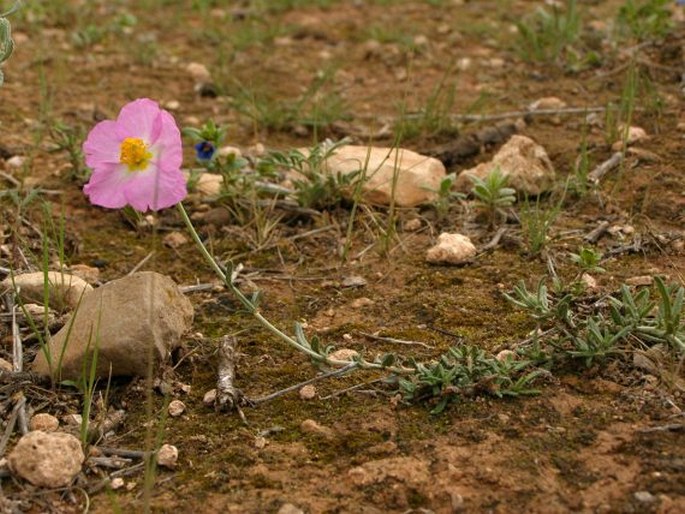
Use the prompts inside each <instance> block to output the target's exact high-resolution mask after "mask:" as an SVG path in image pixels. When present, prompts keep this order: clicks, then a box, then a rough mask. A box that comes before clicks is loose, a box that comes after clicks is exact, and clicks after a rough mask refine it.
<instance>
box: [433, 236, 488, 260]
mask: <svg viewBox="0 0 685 514" xmlns="http://www.w3.org/2000/svg"><path fill="white" fill-rule="evenodd" d="M476 253H477V252H476V247H475V246H474V245H473V243H472V242H471V240H470V239H469V238H468V237H467V236H465V235H463V234H450V233H449V232H443V233H442V234H440V235H439V236H438V244H436V245H435V246H433V247H432V248H430V249H429V250H428V252H426V262H430V263H432V264H464V263H466V262H469V261H470V260H471V259H473V257H475V256H476Z"/></svg>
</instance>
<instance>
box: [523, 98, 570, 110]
mask: <svg viewBox="0 0 685 514" xmlns="http://www.w3.org/2000/svg"><path fill="white" fill-rule="evenodd" d="M566 107H567V104H566V102H564V101H563V100H562V99H561V98H557V97H556V96H546V97H544V98H539V99H538V100H535V101H534V102H533V103H531V104H530V105H529V106H528V110H529V111H551V110H559V109H565V108H566Z"/></svg>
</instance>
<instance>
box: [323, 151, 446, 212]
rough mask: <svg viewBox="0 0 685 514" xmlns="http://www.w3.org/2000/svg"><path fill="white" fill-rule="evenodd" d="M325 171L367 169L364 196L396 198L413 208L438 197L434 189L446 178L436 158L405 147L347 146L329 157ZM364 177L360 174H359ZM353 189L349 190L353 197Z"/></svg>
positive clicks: (378, 200) (388, 200)
mask: <svg viewBox="0 0 685 514" xmlns="http://www.w3.org/2000/svg"><path fill="white" fill-rule="evenodd" d="M324 170H325V171H327V172H328V173H332V174H337V173H340V174H342V175H347V174H350V173H354V172H356V171H359V170H366V172H365V181H364V184H363V186H362V195H363V199H364V200H365V201H367V202H369V203H373V204H380V205H389V204H390V203H391V200H392V197H393V190H394V197H395V204H396V205H398V206H400V207H414V206H416V205H420V204H424V203H430V202H432V201H433V200H435V199H436V198H437V194H436V193H435V191H436V190H437V189H438V188H439V187H440V182H441V181H442V179H443V178H445V174H446V171H445V166H444V165H443V164H442V163H441V162H440V161H439V160H437V159H435V158H433V157H427V156H425V155H421V154H418V153H416V152H413V151H411V150H407V149H405V148H380V147H368V146H355V145H346V146H342V147H340V148H339V149H338V150H336V152H335V153H334V154H333V155H332V156H330V157H329V158H328V159H326V162H325V163H324ZM359 177H361V175H360V176H359ZM352 192H353V191H351V190H350V191H346V194H347V195H348V196H350V195H351V194H352Z"/></svg>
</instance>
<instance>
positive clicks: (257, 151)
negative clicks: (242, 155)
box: [247, 143, 266, 157]
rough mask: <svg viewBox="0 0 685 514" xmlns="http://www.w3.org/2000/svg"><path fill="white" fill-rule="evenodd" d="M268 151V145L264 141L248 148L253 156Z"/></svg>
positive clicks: (260, 155)
mask: <svg viewBox="0 0 685 514" xmlns="http://www.w3.org/2000/svg"><path fill="white" fill-rule="evenodd" d="M265 153H266V147H265V146H264V145H263V144H262V143H256V144H254V145H252V146H251V147H249V148H248V149H247V154H248V155H250V156H252V157H262V156H263V155H264V154H265Z"/></svg>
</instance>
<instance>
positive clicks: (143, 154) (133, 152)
mask: <svg viewBox="0 0 685 514" xmlns="http://www.w3.org/2000/svg"><path fill="white" fill-rule="evenodd" d="M151 158H152V153H150V152H149V151H148V149H147V145H146V144H145V142H144V141H143V140H142V139H140V138H138V137H127V138H126V139H124V140H123V141H122V142H121V153H120V154H119V160H120V161H121V163H122V164H126V165H127V166H128V171H142V170H144V169H145V168H147V165H148V163H149V162H150V159H151Z"/></svg>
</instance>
